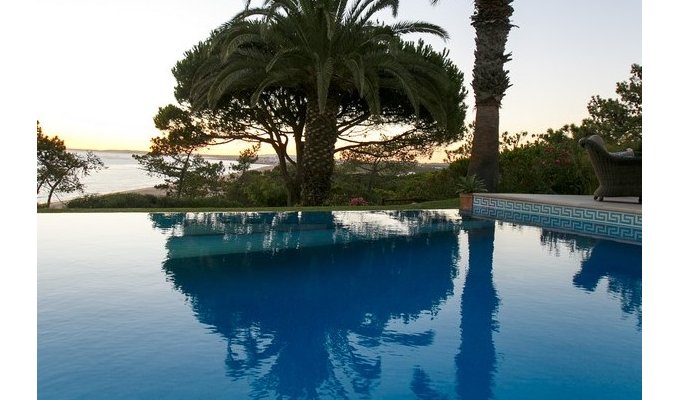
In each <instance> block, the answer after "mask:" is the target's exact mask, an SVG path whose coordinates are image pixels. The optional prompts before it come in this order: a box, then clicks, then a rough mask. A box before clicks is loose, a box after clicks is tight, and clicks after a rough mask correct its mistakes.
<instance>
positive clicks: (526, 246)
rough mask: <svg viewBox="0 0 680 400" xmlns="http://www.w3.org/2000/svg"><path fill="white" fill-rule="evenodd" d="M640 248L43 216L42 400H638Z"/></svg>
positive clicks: (440, 231)
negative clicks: (346, 399)
mask: <svg viewBox="0 0 680 400" xmlns="http://www.w3.org/2000/svg"><path fill="white" fill-rule="evenodd" d="M641 254H642V252H641V246H639V245H634V244H627V243H619V242H613V241H607V240H602V239H591V238H588V237H585V236H578V235H573V234H564V233H559V232H555V231H549V230H545V229H541V228H537V227H530V226H522V225H517V224H509V223H503V222H499V221H492V220H482V219H462V218H461V217H460V216H459V214H458V212H457V211H456V210H441V211H394V212H387V211H379V212H378V211H376V212H332V213H331V212H326V213H297V212H295V213H195V214H183V213H179V214H141V213H120V214H116V213H112V214H39V215H38V396H39V398H40V399H241V398H256V399H269V398H282V399H297V398H302V399H306V398H324V399H338V398H339V399H343V398H349V399H366V398H376V399H461V400H467V399H498V400H501V399H617V400H623V399H640V398H641V397H642V278H641V276H642V273H641V269H642V255H641Z"/></svg>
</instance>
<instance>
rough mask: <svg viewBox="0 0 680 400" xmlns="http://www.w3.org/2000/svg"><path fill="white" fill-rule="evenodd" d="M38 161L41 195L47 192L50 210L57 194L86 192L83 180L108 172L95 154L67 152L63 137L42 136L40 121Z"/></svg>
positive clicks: (38, 190) (38, 128) (38, 129)
mask: <svg viewBox="0 0 680 400" xmlns="http://www.w3.org/2000/svg"><path fill="white" fill-rule="evenodd" d="M37 160H38V170H37V193H40V191H41V190H47V204H46V206H47V208H49V207H50V205H51V203H52V196H53V195H54V194H55V193H73V192H83V191H84V188H85V186H84V185H83V184H82V182H80V178H81V177H85V176H87V175H89V174H90V173H92V172H93V171H98V170H100V169H103V168H105V167H104V163H103V162H102V161H101V159H99V157H97V156H96V155H94V154H93V153H92V152H87V153H85V155H82V156H81V155H78V154H75V153H70V152H68V151H66V145H65V144H64V141H63V140H61V139H59V136H53V137H51V138H50V137H49V136H47V135H45V134H43V133H42V127H41V126H40V121H37Z"/></svg>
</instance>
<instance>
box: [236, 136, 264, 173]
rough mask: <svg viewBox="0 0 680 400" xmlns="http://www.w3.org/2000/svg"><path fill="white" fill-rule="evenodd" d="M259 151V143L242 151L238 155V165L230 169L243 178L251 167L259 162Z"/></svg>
mask: <svg viewBox="0 0 680 400" xmlns="http://www.w3.org/2000/svg"><path fill="white" fill-rule="evenodd" d="M258 151H260V144H259V143H258V144H256V145H253V146H252V147H250V148H247V149H245V150H243V151H241V152H240V153H239V155H238V161H237V162H236V164H234V165H232V166H230V167H229V169H231V170H232V171H235V172H236V173H238V174H239V175H240V176H243V174H245V173H246V172H247V171H248V170H249V169H250V166H251V165H253V164H255V163H256V162H257V159H258V156H257V152H258Z"/></svg>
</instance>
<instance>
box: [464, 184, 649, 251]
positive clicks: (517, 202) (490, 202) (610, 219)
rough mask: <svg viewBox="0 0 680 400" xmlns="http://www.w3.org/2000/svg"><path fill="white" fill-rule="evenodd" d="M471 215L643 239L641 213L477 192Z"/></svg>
mask: <svg viewBox="0 0 680 400" xmlns="http://www.w3.org/2000/svg"><path fill="white" fill-rule="evenodd" d="M472 215H473V216H475V217H482V218H493V219H499V220H503V221H510V222H518V223H522V224H527V225H534V226H540V227H544V228H549V229H555V230H560V231H565V232H573V233H578V234H584V235H589V236H594V237H599V238H605V239H613V240H618V241H625V242H632V243H637V244H641V243H642V214H641V213H636V212H627V211H620V210H603V209H596V208H588V207H583V206H577V205H562V204H551V203H546V202H541V201H531V200H527V199H509V198H502V197H493V196H491V195H480V194H475V195H474V198H473V203H472Z"/></svg>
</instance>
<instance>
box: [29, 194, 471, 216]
mask: <svg viewBox="0 0 680 400" xmlns="http://www.w3.org/2000/svg"><path fill="white" fill-rule="evenodd" d="M458 206H459V200H458V199H457V198H456V199H448V200H435V201H426V202H422V203H412V204H391V205H384V206H323V207H322V206H319V207H249V208H220V207H205V208H50V209H47V208H38V209H37V210H38V213H103V212H163V213H167V212H212V211H216V212H236V211H249V212H253V211H270V212H283V211H364V210H434V209H452V208H458Z"/></svg>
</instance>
